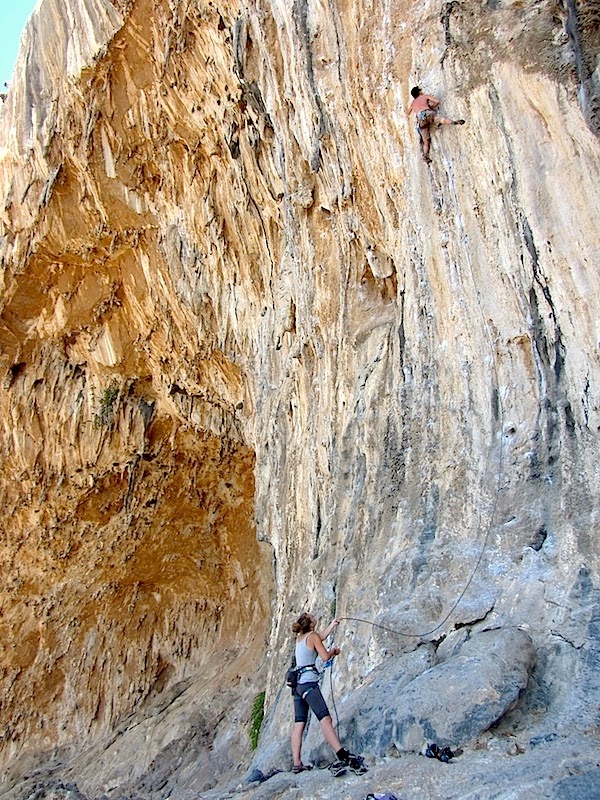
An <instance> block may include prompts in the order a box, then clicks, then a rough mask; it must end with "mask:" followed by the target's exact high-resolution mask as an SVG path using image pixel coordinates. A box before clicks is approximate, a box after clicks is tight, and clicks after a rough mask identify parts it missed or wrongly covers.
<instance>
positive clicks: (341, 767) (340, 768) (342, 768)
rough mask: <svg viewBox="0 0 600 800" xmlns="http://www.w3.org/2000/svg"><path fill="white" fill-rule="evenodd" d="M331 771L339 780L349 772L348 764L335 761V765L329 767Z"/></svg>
mask: <svg viewBox="0 0 600 800" xmlns="http://www.w3.org/2000/svg"><path fill="white" fill-rule="evenodd" d="M329 771H330V772H331V774H332V775H333V776H334V777H335V778H339V777H340V775H345V774H346V772H348V762H347V761H334V762H333V764H330V765H329Z"/></svg>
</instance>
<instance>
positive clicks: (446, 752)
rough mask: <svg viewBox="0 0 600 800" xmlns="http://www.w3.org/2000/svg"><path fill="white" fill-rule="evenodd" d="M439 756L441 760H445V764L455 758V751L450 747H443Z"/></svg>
mask: <svg viewBox="0 0 600 800" xmlns="http://www.w3.org/2000/svg"><path fill="white" fill-rule="evenodd" d="M438 758H439V760H440V761H443V762H444V764H448V763H449V761H450V759H451V758H454V753H453V752H452V750H450V748H449V747H442V749H441V750H440V752H439V755H438Z"/></svg>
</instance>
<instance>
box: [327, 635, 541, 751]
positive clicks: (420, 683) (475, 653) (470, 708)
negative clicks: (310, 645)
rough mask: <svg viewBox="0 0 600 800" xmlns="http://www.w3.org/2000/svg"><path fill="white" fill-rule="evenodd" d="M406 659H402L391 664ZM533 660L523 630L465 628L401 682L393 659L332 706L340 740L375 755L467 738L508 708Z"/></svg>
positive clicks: (522, 686) (452, 743)
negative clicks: (446, 653) (437, 659)
mask: <svg viewBox="0 0 600 800" xmlns="http://www.w3.org/2000/svg"><path fill="white" fill-rule="evenodd" d="M406 663H407V662H406V657H405V658H404V659H402V660H401V661H400V662H399V664H402V665H404V664H406ZM423 663H424V664H425V663H426V661H425V662H423ZM534 663H535V650H534V647H533V643H532V641H531V638H530V637H529V636H528V634H527V633H525V632H524V631H521V630H519V629H517V628H502V629H498V630H490V631H484V632H481V633H476V634H473V635H472V636H471V637H470V638H469V639H468V640H467V641H465V642H464V643H462V644H461V645H460V646H459V647H458V649H457V651H456V652H455V653H454V654H453V655H451V656H450V657H449V658H448V659H447V660H445V661H443V662H441V663H438V664H436V665H434V666H431V667H429V668H426V669H425V670H424V671H423V672H421V674H419V675H416V676H414V677H413V678H412V679H411V680H409V681H408V682H406V676H404V677H403V676H402V675H401V674H399V670H398V665H395V667H394V666H392V665H389V667H388V668H387V670H386V669H383V670H381V671H380V672H379V673H378V675H377V678H376V679H375V680H372V681H370V682H368V683H367V684H366V685H365V686H363V687H361V688H360V689H359V690H358V691H357V692H355V694H354V696H353V698H352V699H351V701H350V702H348V703H345V704H343V705H342V706H340V709H339V712H340V717H341V720H340V734H341V736H340V738H341V739H342V742H343V743H344V744H345V745H346V746H348V747H350V748H351V749H354V750H355V751H358V752H364V753H368V754H371V755H377V756H383V755H386V754H388V753H389V752H390V751H391V750H393V748H396V749H397V750H402V751H419V750H421V749H422V748H423V745H424V743H425V742H426V741H435V742H437V743H438V744H439V745H450V746H454V747H456V746H458V745H464V744H468V743H469V742H472V741H474V740H475V739H476V738H477V737H478V736H479V735H480V734H482V733H483V732H484V731H486V730H487V729H488V728H490V726H492V725H493V724H494V723H495V722H497V721H498V720H499V719H500V718H501V717H502V716H503V715H504V714H505V713H506V712H507V711H509V710H511V709H512V708H514V706H515V705H516V703H517V701H518V699H519V695H520V693H521V692H522V691H523V689H525V687H526V686H527V682H528V679H529V675H530V673H531V670H532V668H533V665H534ZM321 750H323V755H325V750H324V748H318V749H317V752H315V754H314V755H315V756H316V757H317V758H318V757H319V756H321Z"/></svg>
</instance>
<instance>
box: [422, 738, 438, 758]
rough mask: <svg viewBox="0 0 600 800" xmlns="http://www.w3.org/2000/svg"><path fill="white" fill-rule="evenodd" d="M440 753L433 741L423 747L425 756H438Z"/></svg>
mask: <svg viewBox="0 0 600 800" xmlns="http://www.w3.org/2000/svg"><path fill="white" fill-rule="evenodd" d="M439 754H440V748H439V747H438V746H437V744H436V743H435V742H432V743H431V744H428V745H427V747H426V748H425V755H426V756H427V758H438V757H439Z"/></svg>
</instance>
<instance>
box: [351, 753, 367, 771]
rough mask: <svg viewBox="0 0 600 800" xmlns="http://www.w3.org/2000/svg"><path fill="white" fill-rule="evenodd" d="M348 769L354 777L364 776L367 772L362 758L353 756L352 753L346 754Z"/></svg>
mask: <svg viewBox="0 0 600 800" xmlns="http://www.w3.org/2000/svg"><path fill="white" fill-rule="evenodd" d="M348 767H349V769H350V770H351V771H352V772H354V774H355V775H364V774H365V772H368V771H369V768H368V767H367V766H366V764H365V760H364V758H363V757H362V756H355V755H354V753H348Z"/></svg>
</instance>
